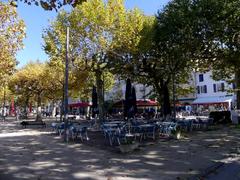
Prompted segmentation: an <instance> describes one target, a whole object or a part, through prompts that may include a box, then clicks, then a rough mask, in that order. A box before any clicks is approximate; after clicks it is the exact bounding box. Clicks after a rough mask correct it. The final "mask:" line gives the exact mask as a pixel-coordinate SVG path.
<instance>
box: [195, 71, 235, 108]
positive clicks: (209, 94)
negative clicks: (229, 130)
mask: <svg viewBox="0 0 240 180" xmlns="http://www.w3.org/2000/svg"><path fill="white" fill-rule="evenodd" d="M194 81H195V88H196V92H195V94H196V99H195V100H194V101H193V102H192V105H196V106H199V107H201V106H203V107H205V109H206V108H207V107H208V109H209V110H230V109H231V108H232V107H233V106H234V105H235V101H236V98H235V95H234V93H233V92H232V90H233V89H234V84H232V83H231V84H229V83H227V82H226V81H223V80H221V81H215V80H213V79H212V72H211V71H208V72H206V73H201V72H196V73H194Z"/></svg>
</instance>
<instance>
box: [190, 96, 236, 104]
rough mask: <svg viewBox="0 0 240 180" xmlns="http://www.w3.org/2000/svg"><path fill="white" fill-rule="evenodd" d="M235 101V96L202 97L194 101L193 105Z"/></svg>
mask: <svg viewBox="0 0 240 180" xmlns="http://www.w3.org/2000/svg"><path fill="white" fill-rule="evenodd" d="M232 101H233V96H215V97H201V98H197V99H195V100H194V101H193V103H192V104H218V103H229V102H232Z"/></svg>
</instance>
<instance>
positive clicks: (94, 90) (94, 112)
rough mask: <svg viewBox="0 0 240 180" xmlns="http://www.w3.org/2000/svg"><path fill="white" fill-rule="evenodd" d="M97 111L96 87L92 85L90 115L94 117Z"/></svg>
mask: <svg viewBox="0 0 240 180" xmlns="http://www.w3.org/2000/svg"><path fill="white" fill-rule="evenodd" d="M97 113H98V96H97V89H96V87H95V86H93V89H92V117H93V118H94V117H95V115H96V114H97Z"/></svg>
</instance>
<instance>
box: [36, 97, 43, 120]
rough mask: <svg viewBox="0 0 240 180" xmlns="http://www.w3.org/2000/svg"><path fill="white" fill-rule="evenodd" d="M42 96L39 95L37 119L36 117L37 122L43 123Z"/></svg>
mask: <svg viewBox="0 0 240 180" xmlns="http://www.w3.org/2000/svg"><path fill="white" fill-rule="evenodd" d="M41 111H42V110H41V94H40V93H39V94H38V97H37V117H36V121H42V115H41Z"/></svg>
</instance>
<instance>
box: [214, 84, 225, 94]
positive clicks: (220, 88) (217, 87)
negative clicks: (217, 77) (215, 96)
mask: <svg viewBox="0 0 240 180" xmlns="http://www.w3.org/2000/svg"><path fill="white" fill-rule="evenodd" d="M224 90H225V85H224V83H218V84H213V92H223V91H224Z"/></svg>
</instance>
